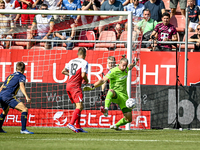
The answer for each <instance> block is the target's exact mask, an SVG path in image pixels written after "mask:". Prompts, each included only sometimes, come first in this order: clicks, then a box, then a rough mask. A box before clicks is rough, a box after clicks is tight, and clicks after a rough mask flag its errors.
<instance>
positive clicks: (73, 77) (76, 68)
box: [66, 58, 88, 87]
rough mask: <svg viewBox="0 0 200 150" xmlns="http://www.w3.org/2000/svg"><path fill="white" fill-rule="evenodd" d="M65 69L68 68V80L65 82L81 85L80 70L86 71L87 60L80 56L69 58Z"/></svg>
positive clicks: (76, 85)
mask: <svg viewBox="0 0 200 150" xmlns="http://www.w3.org/2000/svg"><path fill="white" fill-rule="evenodd" d="M66 69H67V70H69V80H68V81H67V84H70V85H73V86H75V87H81V84H82V80H83V78H82V76H81V74H82V72H85V73H88V62H87V61H86V60H84V59H82V58H75V59H72V60H70V62H69V63H68V64H67V66H66Z"/></svg>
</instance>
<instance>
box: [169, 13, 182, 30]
mask: <svg viewBox="0 0 200 150" xmlns="http://www.w3.org/2000/svg"><path fill="white" fill-rule="evenodd" d="M170 23H171V24H172V25H174V26H175V27H176V30H177V31H178V32H184V31H185V17H184V16H182V15H174V16H173V17H172V18H171V19H170Z"/></svg>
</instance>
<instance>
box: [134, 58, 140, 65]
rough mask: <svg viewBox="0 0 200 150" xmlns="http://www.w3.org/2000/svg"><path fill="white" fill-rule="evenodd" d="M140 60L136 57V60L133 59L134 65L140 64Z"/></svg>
mask: <svg viewBox="0 0 200 150" xmlns="http://www.w3.org/2000/svg"><path fill="white" fill-rule="evenodd" d="M138 60H139V59H138V58H137V57H135V58H134V59H133V64H134V65H136V64H137V62H138Z"/></svg>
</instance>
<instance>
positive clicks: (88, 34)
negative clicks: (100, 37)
mask: <svg viewBox="0 0 200 150" xmlns="http://www.w3.org/2000/svg"><path fill="white" fill-rule="evenodd" d="M95 39H96V37H95V33H94V31H81V33H80V35H79V40H89V41H95ZM94 45H95V43H77V46H78V47H94Z"/></svg>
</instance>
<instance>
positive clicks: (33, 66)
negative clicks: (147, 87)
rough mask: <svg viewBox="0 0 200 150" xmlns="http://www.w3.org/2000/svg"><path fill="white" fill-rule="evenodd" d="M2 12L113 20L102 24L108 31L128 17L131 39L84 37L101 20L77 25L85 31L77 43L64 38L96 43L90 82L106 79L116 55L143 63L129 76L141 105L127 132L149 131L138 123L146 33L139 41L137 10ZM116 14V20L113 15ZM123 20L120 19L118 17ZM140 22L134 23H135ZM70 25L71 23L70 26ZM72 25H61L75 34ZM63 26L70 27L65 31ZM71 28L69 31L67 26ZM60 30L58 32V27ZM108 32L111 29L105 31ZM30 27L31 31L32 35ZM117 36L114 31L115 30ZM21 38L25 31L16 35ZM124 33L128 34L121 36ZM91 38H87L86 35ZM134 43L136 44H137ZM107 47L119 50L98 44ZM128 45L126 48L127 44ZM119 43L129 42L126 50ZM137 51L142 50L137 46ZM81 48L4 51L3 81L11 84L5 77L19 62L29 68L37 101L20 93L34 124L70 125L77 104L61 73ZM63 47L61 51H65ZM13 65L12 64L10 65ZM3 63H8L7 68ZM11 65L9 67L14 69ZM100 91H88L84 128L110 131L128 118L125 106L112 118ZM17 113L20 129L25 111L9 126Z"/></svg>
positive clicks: (89, 56)
mask: <svg viewBox="0 0 200 150" xmlns="http://www.w3.org/2000/svg"><path fill="white" fill-rule="evenodd" d="M0 14H35V15H37V14H45V15H82V16H83V15H86V16H111V17H110V18H109V19H105V20H104V24H102V26H107V27H108V28H109V27H111V26H113V24H114V25H116V23H117V22H118V17H119V16H123V19H122V21H124V22H123V23H124V24H125V23H126V22H127V24H128V26H127V33H126V34H125V36H127V37H126V39H127V40H125V41H124V40H121V39H120V38H119V39H115V40H113V39H111V38H110V37H109V34H108V35H106V36H107V37H108V38H109V39H108V40H106V39H104V40H101V41H100V40H99V37H100V35H97V34H99V33H95V36H96V37H95V39H89V40H86V39H84V38H83V39H82V38H80V36H81V33H82V31H91V28H93V29H94V28H99V24H100V23H101V21H102V20H101V19H100V20H97V21H95V22H91V23H87V24H84V23H83V24H81V25H77V26H76V27H75V30H76V31H78V32H79V33H78V34H77V35H76V37H75V38H74V39H72V40H66V39H65V40H63V39H62V40H59V42H60V43H61V45H63V44H64V43H66V42H73V43H76V44H77V43H87V44H85V45H86V46H82V47H87V45H88V44H94V45H93V47H92V48H88V50H87V57H86V60H87V61H88V63H89V73H88V78H89V80H90V83H89V84H93V83H94V82H96V81H97V80H98V79H100V78H102V71H103V70H104V69H106V68H107V58H108V57H109V56H114V57H115V58H116V64H118V63H119V60H120V59H121V57H122V55H123V54H126V56H127V58H128V60H129V63H131V62H132V59H133V58H134V57H137V58H138V59H139V62H138V63H137V66H136V67H135V68H134V69H133V70H132V71H130V72H129V74H128V78H127V92H128V96H129V97H132V98H135V99H136V102H137V107H136V108H134V110H133V124H132V125H131V124H129V125H127V126H126V127H125V129H126V130H130V129H145V126H144V125H143V124H140V120H138V118H139V116H140V115H141V100H140V47H141V39H142V31H141V32H140V33H137V32H136V38H135V39H134V38H133V31H134V27H133V24H137V22H138V21H140V20H141V19H143V18H138V17H133V15H132V12H129V11H122V12H121V11H92V13H91V11H62V10H37V11H36V10H2V9H0ZM113 16H114V17H113ZM116 18H117V19H116ZM133 22H134V23H133ZM67 23H68V22H67ZM70 25H71V24H69V25H68V24H66V22H63V24H62V22H60V24H58V25H57V26H56V27H58V28H59V29H60V30H62V31H63V30H66V31H70V32H71V30H72V28H70ZM60 26H63V27H64V28H60ZM65 27H68V28H65ZM58 28H57V29H58ZM105 30H106V31H109V30H107V29H105ZM29 31H30V28H29V29H27V36H28V34H29V33H28V32H29ZM112 33H113V32H112ZM14 34H16V35H18V34H19V33H18V32H16V33H14ZM92 34H93V32H90V35H89V37H92ZM121 35H122V34H121ZM84 36H85V34H84ZM133 39H134V41H132V40H133ZM9 40H10V41H11V42H10V43H11V44H12V43H16V41H18V42H19V41H20V42H22V43H23V42H28V41H36V42H48V43H51V45H53V43H54V42H58V41H57V40H55V39H54V40H52V39H47V40H45V39H42V40H35V39H31V40H30V39H23V38H13V39H9ZM2 41H8V39H2ZM99 43H100V44H102V45H103V46H105V45H108V44H110V45H111V44H114V47H112V46H109V47H102V45H99V46H100V47H99V48H98V47H97V44H99ZM124 43H125V45H126V46H125V45H124ZM117 44H123V45H124V47H123V48H122V47H120V46H119V47H118V49H117V46H116V45H117ZM133 46H134V47H136V48H137V49H135V48H133ZM78 47H79V46H77V45H75V46H74V49H73V50H68V49H63V46H58V47H57V48H56V46H55V47H52V48H50V49H44V48H42V47H41V46H38V47H37V46H35V47H34V48H31V49H18V48H16V49H10V50H9V51H8V50H4V49H0V54H1V55H2V56H3V57H5V58H4V59H2V58H1V59H0V64H1V66H0V74H2V76H0V82H1V83H2V82H4V81H5V77H6V76H7V75H8V74H10V73H12V72H14V70H15V69H14V66H15V65H14V64H16V62H18V61H23V62H25V64H26V72H25V75H26V77H27V84H26V88H27V92H28V94H29V95H30V97H31V99H32V101H33V103H32V104H27V103H26V102H25V98H24V97H23V96H22V93H20V92H19V93H18V95H17V97H18V98H19V99H21V100H22V101H23V102H25V104H26V106H27V107H28V108H29V109H30V111H29V120H28V123H27V125H28V126H52V127H65V126H66V125H67V122H69V121H70V118H71V117H72V112H73V110H74V108H75V107H74V105H73V104H71V102H70V100H69V98H68V96H67V93H66V82H67V79H68V77H67V76H63V75H61V73H60V72H61V70H62V69H63V68H64V67H65V65H66V63H68V62H69V60H70V59H73V58H75V57H76V55H77V49H76V48H78ZM60 48H61V49H60ZM8 62H9V63H8ZM2 64H3V65H2ZM8 67H9V68H8ZM100 90H101V88H97V89H96V90H95V91H91V92H84V93H83V94H84V110H83V111H82V116H81V117H82V120H81V123H82V125H83V127H99V128H109V125H112V124H113V123H116V121H117V120H119V119H120V117H123V115H122V112H121V111H120V110H119V107H116V108H114V109H110V110H109V112H110V114H109V117H108V118H106V117H104V116H103V114H101V113H100V111H99V108H100V106H101V105H103V103H104V102H103V101H102V100H101V99H100V96H99V95H100ZM12 113H13V114H14V115H15V118H14V120H15V121H16V120H17V121H16V124H15V125H19V120H18V119H16V118H17V117H18V115H19V113H17V112H15V111H13V110H12V111H11V112H10V116H7V118H6V120H5V124H6V125H8V126H9V125H11V124H12V123H11V122H12V121H13V120H12V119H13V118H12Z"/></svg>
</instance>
